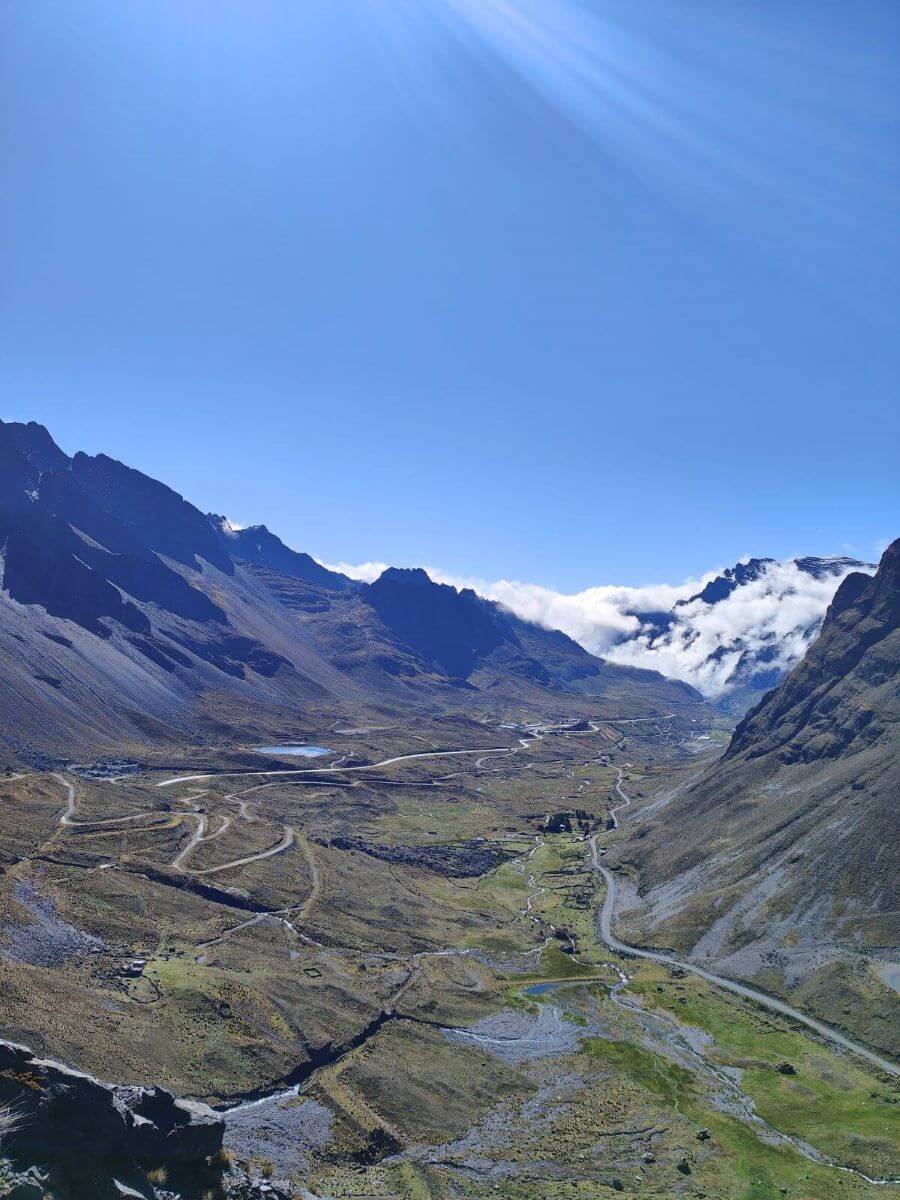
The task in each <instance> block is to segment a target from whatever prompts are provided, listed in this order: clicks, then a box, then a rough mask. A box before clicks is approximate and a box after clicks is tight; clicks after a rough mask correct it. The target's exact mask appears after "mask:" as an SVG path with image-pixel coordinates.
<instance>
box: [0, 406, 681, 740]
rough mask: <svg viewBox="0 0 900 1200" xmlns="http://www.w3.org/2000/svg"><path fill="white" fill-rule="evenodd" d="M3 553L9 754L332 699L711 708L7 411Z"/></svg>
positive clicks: (384, 703) (1, 665) (243, 721)
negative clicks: (362, 568) (222, 508)
mask: <svg viewBox="0 0 900 1200" xmlns="http://www.w3.org/2000/svg"><path fill="white" fill-rule="evenodd" d="M0 570H2V589H0V726H2V735H0V736H2V738H3V740H4V741H5V743H6V746H7V748H8V749H9V750H11V751H12V752H13V753H14V754H24V755H26V756H28V755H33V754H34V753H37V752H43V751H45V750H46V751H48V752H50V753H51V754H57V753H63V752H66V751H71V750H73V749H74V750H75V753H76V754H77V755H79V756H80V755H82V754H83V753H84V751H85V749H86V748H90V747H97V748H104V747H110V748H112V747H120V746H122V745H123V744H128V743H146V742H148V741H150V742H153V743H180V744H184V743H185V742H186V741H187V742H190V741H192V740H195V739H196V738H197V737H203V738H208V737H212V736H219V737H225V739H226V741H227V740H228V738H229V736H230V737H233V733H232V734H230V735H228V734H227V731H229V730H233V729H234V728H235V727H236V726H240V727H242V728H245V729H246V730H248V731H249V730H252V729H259V730H260V731H264V730H266V729H268V728H270V727H271V728H283V727H284V726H285V723H286V722H293V723H296V722H297V720H298V715H302V714H303V713H307V714H316V713H319V712H322V711H326V710H327V711H330V712H333V713H337V712H343V713H348V712H353V713H358V712H360V711H362V710H365V709H371V710H377V711H393V712H399V711H406V710H410V709H411V710H429V711H433V712H435V711H442V710H444V709H446V708H447V707H448V706H449V707H456V708H459V707H460V706H461V705H462V706H464V707H465V708H466V709H471V710H473V711H479V710H480V709H483V708H484V707H485V706H488V707H490V708H491V709H493V710H494V711H500V710H501V709H502V710H503V711H509V706H513V708H514V709H515V710H516V711H518V708H517V706H527V707H529V708H531V709H532V710H533V711H537V712H542V711H548V709H549V708H551V707H553V708H554V709H558V710H559V711H562V712H568V711H573V710H574V709H576V708H577V707H578V706H579V705H580V704H581V703H582V702H583V701H584V700H585V698H587V699H589V700H590V701H591V702H592V703H594V704H599V705H600V706H601V708H602V707H603V706H604V705H608V706H615V709H616V711H617V712H620V713H621V712H627V713H629V714H632V713H633V714H638V713H647V714H649V713H653V712H662V711H666V712H668V711H670V710H683V711H685V712H690V711H696V712H699V711H700V710H701V708H702V705H701V700H700V697H699V695H698V694H697V693H696V692H694V690H693V689H691V688H689V687H686V686H685V685H683V684H680V683H671V682H669V681H667V680H664V679H663V678H662V677H661V676H660V675H658V674H656V673H654V672H650V671H635V670H632V669H629V668H623V667H612V666H610V665H609V664H606V663H603V662H602V661H601V660H599V659H597V658H594V657H593V656H592V655H590V654H588V653H587V651H585V650H583V649H582V648H581V647H580V646H578V645H577V644H576V643H574V642H572V641H571V639H568V638H566V637H565V636H564V635H562V634H556V633H553V632H551V631H547V630H543V629H539V628H538V627H536V626H530V625H528V623H527V622H524V621H521V620H519V619H518V618H516V617H514V616H513V615H512V614H509V613H505V612H503V611H502V610H500V609H499V608H498V606H496V605H494V604H491V603H490V602H489V601H485V600H482V599H481V598H479V597H477V596H476V595H475V594H474V593H473V592H463V593H459V592H457V591H456V590H455V589H453V588H444V587H441V586H440V585H438V584H435V583H433V582H432V581H431V580H430V579H429V578H428V576H427V575H426V574H425V573H424V572H404V571H396V572H387V573H386V575H385V576H384V577H383V578H382V580H379V581H377V582H376V584H373V585H371V586H365V585H360V584H356V583H353V582H352V581H351V580H349V579H347V578H346V577H345V576H343V575H340V574H339V573H337V572H334V571H330V570H328V569H327V568H326V567H323V566H321V564H319V563H317V562H316V561H315V560H314V559H312V558H311V557H310V556H309V555H307V554H303V553H300V552H296V551H294V550H291V549H290V548H289V547H287V546H285V545H284V543H283V542H281V540H280V539H279V538H278V537H276V536H275V535H274V534H272V533H271V532H270V531H269V530H268V529H266V527H265V526H255V527H252V528H250V529H242V530H237V529H235V528H234V527H232V526H231V525H230V524H228V523H226V522H224V520H223V519H222V518H219V517H216V516H209V515H206V514H203V513H201V512H200V511H199V510H198V509H197V508H195V507H194V506H193V505H192V504H190V502H189V501H187V500H186V499H184V497H182V496H180V495H179V494H178V493H177V492H175V491H173V490H172V489H171V488H168V487H167V486H166V485H165V484H162V483H160V482H158V481H156V480H154V479H151V478H149V477H148V476H146V475H144V474H142V473H141V472H140V471H136V470H134V469H132V468H130V467H127V466H126V465H124V464H122V463H120V462H117V461H116V460H115V459H112V458H109V457H108V456H106V455H103V454H99V455H96V456H90V455H86V454H83V453H78V454H75V455H74V456H72V457H71V458H70V457H69V456H67V455H66V454H64V453H63V451H61V450H60V449H59V447H57V446H56V445H55V443H54V442H53V440H52V438H51V437H50V435H49V433H48V432H47V430H45V429H44V428H43V427H42V426H40V425H37V424H35V423H33V422H31V423H28V424H17V423H6V422H0ZM217 731H218V732H217ZM250 736H253V734H252V733H251V735H250Z"/></svg>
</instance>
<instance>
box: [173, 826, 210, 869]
mask: <svg viewBox="0 0 900 1200" xmlns="http://www.w3.org/2000/svg"><path fill="white" fill-rule="evenodd" d="M191 817H193V818H194V820H196V822H197V825H196V827H195V829H194V832H193V833H192V834H191V836H190V838H189V839H188V841H187V842H185V844H184V848H183V849H182V850H180V851H179V852H178V854H176V855H175V857H174V858H173V859H172V864H171V866H172V870H173V871H180V870H182V864H183V862H184V860H185V859H186V858H187V857H188V855H189V854H190V853H191V851H192V850H193V849H194V847H195V846H198V845H199V844H200V843H201V842H202V841H203V839H204V837H205V835H206V815H205V813H184V814H183V815H182V818H181V819H182V820H186V819H190V818H191Z"/></svg>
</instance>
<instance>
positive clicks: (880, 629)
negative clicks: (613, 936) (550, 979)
mask: <svg viewBox="0 0 900 1200" xmlns="http://www.w3.org/2000/svg"><path fill="white" fill-rule="evenodd" d="M898 801H900V541H896V542H894V543H893V545H891V546H890V547H889V548H888V550H887V551H886V552H885V554H884V557H883V558H882V561H881V565H880V567H879V568H878V572H877V574H876V575H875V576H874V578H870V577H869V576H867V575H864V574H861V573H854V574H851V575H849V576H848V577H847V578H846V579H845V580H844V582H843V583H842V584H841V587H840V588H839V589H838V592H837V594H836V596H835V598H834V600H833V602H832V604H831V607H830V608H829V610H828V613H827V615H826V618H825V621H824V623H823V626H822V631H821V633H820V635H819V638H818V639H817V641H816V642H815V643H814V644H813V645H812V646H811V647H810V650H809V652H808V653H807V655H806V657H805V658H804V659H803V661H802V662H801V663H800V664H799V665H798V666H797V667H796V668H795V669H794V670H793V671H792V672H791V674H790V675H789V676H788V677H787V679H786V680H784V682H783V683H782V684H781V685H780V686H779V687H778V688H776V689H775V690H774V691H772V692H771V693H769V694H768V695H767V696H766V697H765V699H764V700H763V701H762V702H761V703H760V704H759V705H758V706H757V707H756V708H755V709H754V710H753V711H752V712H750V713H748V715H747V716H746V717H745V718H744V720H743V721H742V722H741V723H740V725H739V726H738V727H737V729H736V730H735V733H734V736H733V738H732V740H731V744H730V745H729V747H728V750H727V752H726V754H725V755H724V757H723V758H722V759H721V760H720V762H719V763H717V764H716V766H715V767H714V768H713V769H712V770H711V771H710V772H709V773H708V774H707V775H706V776H705V777H704V778H702V779H701V780H700V781H699V782H697V783H696V784H695V785H694V786H693V787H690V788H689V789H687V790H685V791H683V792H682V793H681V794H680V795H678V796H676V797H675V798H674V799H672V800H671V802H670V803H668V804H663V805H660V806H657V807H656V810H655V813H654V815H653V818H652V819H653V820H654V822H655V823H654V824H653V825H652V826H651V827H650V830H649V832H648V833H647V834H646V836H643V837H640V836H638V837H631V838H630V839H629V841H628V842H627V843H625V845H624V846H623V848H622V850H621V857H622V859H623V861H626V862H629V863H631V864H632V865H633V866H634V867H635V868H636V870H637V874H638V879H639V883H640V890H641V893H642V896H643V899H642V902H641V904H640V907H639V908H635V909H634V910H633V911H632V912H631V913H630V914H628V920H629V926H630V928H631V930H632V932H633V933H634V934H635V935H636V936H643V937H645V938H647V939H651V940H653V942H654V943H655V944H672V943H673V942H675V943H676V944H677V945H678V946H679V947H680V948H682V949H684V950H686V951H690V953H691V954H692V956H693V957H695V958H697V959H701V960H702V959H708V960H710V961H712V962H714V963H716V964H717V969H719V970H720V971H721V972H723V973H725V974H729V975H732V976H744V977H748V978H755V979H757V980H759V981H760V982H762V983H764V984H766V985H768V986H769V987H771V988H775V989H777V990H780V991H782V992H786V993H791V994H793V995H794V996H796V997H798V998H799V999H802V1001H803V1002H804V1004H805V1005H807V1006H809V1007H812V1008H814V1009H816V1010H817V1011H819V1012H821V1013H822V1014H824V1015H826V1016H827V1017H828V1018H829V1019H831V1020H834V1021H837V1022H839V1023H841V1022H843V1023H846V1024H847V1025H849V1026H851V1027H856V1028H857V1029H858V1030H860V1031H861V1032H863V1033H864V1034H865V1035H866V1037H867V1038H868V1039H869V1040H870V1041H871V1042H872V1043H873V1044H877V1045H881V1046H885V1047H887V1048H894V1049H896V1048H897V1046H898V1045H900V1023H898V1019H897V1008H898V1006H897V1004H896V1002H895V999H896V998H895V997H894V998H893V1000H892V998H891V992H890V991H889V988H888V984H890V985H891V986H892V987H893V988H894V989H895V990H896V988H897V981H898V977H900V965H898V962H900V960H898V956H897V952H896V950H895V949H892V948H893V947H896V946H897V945H898V944H900V924H898V910H900V884H898V879H900V873H898V868H900V851H898V840H897V836H896V835H897V816H898ZM641 825H642V828H646V826H644V824H643V822H642V823H641ZM891 1014H893V1016H892V1015H891Z"/></svg>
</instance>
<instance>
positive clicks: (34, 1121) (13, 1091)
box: [0, 1041, 277, 1200]
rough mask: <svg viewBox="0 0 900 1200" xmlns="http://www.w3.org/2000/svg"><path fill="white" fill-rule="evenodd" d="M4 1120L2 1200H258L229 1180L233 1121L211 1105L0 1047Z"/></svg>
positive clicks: (235, 1176) (243, 1184) (251, 1188)
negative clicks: (225, 1143) (228, 1133)
mask: <svg viewBox="0 0 900 1200" xmlns="http://www.w3.org/2000/svg"><path fill="white" fill-rule="evenodd" d="M0 1114H4V1115H3V1119H2V1121H0V1197H2V1198H3V1200H44V1198H45V1197H47V1196H49V1197H51V1198H52V1200H122V1197H138V1198H143V1200H168V1198H181V1200H194V1198H195V1197H196V1198H199V1197H200V1196H203V1195H210V1194H211V1195H213V1196H226V1195H230V1196H247V1197H251V1196H255V1195H257V1194H258V1191H257V1189H256V1187H255V1185H253V1184H252V1183H251V1181H249V1180H248V1179H247V1178H246V1176H241V1173H237V1172H232V1171H229V1172H228V1175H227V1177H226V1175H225V1169H226V1168H227V1167H228V1166H229V1165H230V1164H229V1161H228V1156H227V1155H225V1154H223V1152H222V1138H223V1135H224V1132H225V1123H224V1121H223V1120H222V1118H221V1117H220V1116H219V1114H218V1113H216V1112H214V1111H213V1110H212V1109H211V1108H209V1107H208V1106H207V1105H205V1104H199V1103H195V1102H193V1101H189V1100H181V1099H178V1098H177V1097H175V1096H173V1095H172V1094H171V1092H167V1091H165V1090H164V1089H163V1088H145V1087H121V1086H114V1085H108V1084H104V1083H101V1082H100V1081H99V1080H97V1079H94V1078H93V1077H92V1076H90V1075H86V1074H84V1073H83V1072H81V1071H76V1070H74V1069H72V1068H71V1067H67V1066H64V1065H63V1064H62V1063H58V1062H53V1061H52V1060H49V1059H42V1058H37V1057H36V1056H35V1055H34V1054H32V1052H31V1051H30V1050H29V1049H28V1048H27V1047H25V1046H19V1045H16V1044H15V1043H13V1042H4V1041H0ZM7 1114H8V1115H7ZM4 1126H8V1127H7V1128H4ZM269 1194H270V1195H271V1194H272V1193H271V1192H270V1193H269ZM276 1194H277V1193H276Z"/></svg>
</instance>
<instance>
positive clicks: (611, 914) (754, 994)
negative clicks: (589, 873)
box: [589, 770, 900, 1076]
mask: <svg viewBox="0 0 900 1200" xmlns="http://www.w3.org/2000/svg"><path fill="white" fill-rule="evenodd" d="M622 779H623V775H622V771H621V770H619V778H618V780H617V781H616V791H617V793H618V794H619V796H621V797H622V803H621V804H618V805H616V807H615V808H612V809H610V818H611V820H612V823H613V827H614V828H618V827H619V822H618V818H617V815H616V814H617V813H618V812H620V811H621V810H622V809H623V808H626V807H627V806H628V805H629V804H630V803H631V797H630V796H628V795H627V794H626V793H625V791H624V790H623V788H622ZM598 836H599V835H598V834H596V833H595V834H593V836H592V837H591V838H590V839H589V844H590V848H591V866H592V867H593V869H594V871H596V872H597V874H598V875H600V876H601V878H602V879H603V882H604V883H605V884H606V895H605V896H604V897H603V905H602V907H601V909H600V913H599V917H598V920H597V933H598V934H599V936H600V939H601V941H603V942H604V943H605V944H606V945H607V946H608V947H609V948H610V950H614V951H615V952H616V953H617V954H623V955H626V956H627V957H630V958H646V959H649V960H650V961H651V962H656V963H661V964H662V965H663V966H666V967H680V968H681V969H682V970H683V971H689V972H690V974H691V975H697V976H699V978H700V979H705V980H706V982H707V983H711V984H713V985H714V986H715V987H719V988H722V989H723V990H724V991H727V992H732V993H733V994H734V995H735V996H741V997H742V998H743V999H745V1000H752V1001H753V1002H754V1003H755V1004H759V1005H760V1006H761V1007H762V1008H767V1009H769V1010H770V1011H771V1012H776V1013H779V1014H780V1015H781V1016H783V1017H789V1018H790V1019H791V1020H793V1021H798V1022H799V1023H800V1024H801V1025H805V1026H806V1027H807V1028H808V1029H812V1030H813V1031H814V1032H815V1033H817V1034H819V1036H820V1037H822V1038H824V1039H825V1040H826V1041H829V1042H832V1043H833V1044H834V1045H836V1046H840V1047H841V1048H842V1049H843V1050H849V1051H850V1053H851V1054H856V1055H858V1056H859V1057H860V1058H864V1059H866V1060H867V1061H868V1062H869V1063H871V1064H872V1066H875V1067H877V1068H878V1069H879V1070H881V1071H886V1072H887V1073H888V1074H889V1075H895V1076H900V1066H898V1065H897V1064H896V1063H893V1062H890V1061H889V1060H888V1059H886V1058H882V1057H881V1056H880V1055H878V1054H876V1053H875V1051H874V1050H869V1049H868V1048H867V1047H866V1046H861V1045H859V1043H858V1042H854V1041H851V1039H850V1038H848V1037H845V1036H844V1034H843V1033H841V1032H840V1030H838V1029H833V1028H832V1027H831V1026H830V1025H826V1024H824V1022H822V1021H817V1020H816V1019H815V1018H814V1017H808V1016H807V1015H806V1014H805V1013H802V1012H800V1011H799V1009H796V1008H793V1007H792V1006H791V1005H790V1004H785V1002H784V1001H783V1000H779V999H777V998H776V997H775V996H770V995H768V994H767V993H766V992H761V991H758V990H757V989H756V988H753V987H748V986H747V984H745V983H738V982H737V981H736V980H734V979H728V978H727V977H725V976H724V975H716V974H715V973H714V972H712V971H707V970H705V969H704V968H703V967H698V966H696V965H695V964H694V963H692V962H691V961H690V959H684V958H676V957H675V956H674V955H673V954H665V953H663V952H662V951H660V950H645V949H642V948H641V947H639V946H632V945H629V943H628V942H623V941H621V940H620V939H619V938H617V937H616V935H615V933H614V932H613V922H614V921H615V916H616V900H617V898H618V885H617V883H616V877H615V875H613V873H612V871H610V870H609V868H608V867H606V866H604V865H603V863H602V862H601V861H600V852H599V850H598V848H597V838H598Z"/></svg>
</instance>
